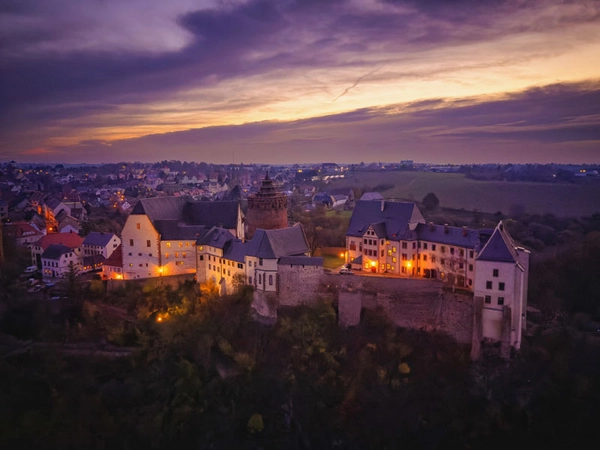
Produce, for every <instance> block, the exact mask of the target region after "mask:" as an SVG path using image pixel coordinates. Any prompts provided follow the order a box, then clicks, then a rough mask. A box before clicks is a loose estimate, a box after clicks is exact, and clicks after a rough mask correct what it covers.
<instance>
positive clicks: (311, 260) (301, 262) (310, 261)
mask: <svg viewBox="0 0 600 450" xmlns="http://www.w3.org/2000/svg"><path fill="white" fill-rule="evenodd" d="M277 264H278V265H283V266H285V265H289V266H318V267H322V266H323V258H322V257H320V256H319V257H317V256H282V257H281V258H279V261H277Z"/></svg>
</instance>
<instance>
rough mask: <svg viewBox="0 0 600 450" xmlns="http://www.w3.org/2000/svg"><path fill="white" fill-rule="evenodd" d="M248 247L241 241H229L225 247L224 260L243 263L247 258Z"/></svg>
mask: <svg viewBox="0 0 600 450" xmlns="http://www.w3.org/2000/svg"><path fill="white" fill-rule="evenodd" d="M246 247H247V245H246V244H244V243H243V242H242V241H241V240H239V239H232V240H230V241H227V242H226V243H225V245H224V246H223V258H226V259H229V260H231V261H237V262H239V263H243V262H244V261H245V260H244V257H245V256H246Z"/></svg>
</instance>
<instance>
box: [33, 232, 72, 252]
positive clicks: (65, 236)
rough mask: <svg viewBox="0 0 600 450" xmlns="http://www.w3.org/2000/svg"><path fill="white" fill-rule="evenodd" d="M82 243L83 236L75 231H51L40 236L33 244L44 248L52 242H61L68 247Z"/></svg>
mask: <svg viewBox="0 0 600 450" xmlns="http://www.w3.org/2000/svg"><path fill="white" fill-rule="evenodd" d="M82 243H83V238H82V237H81V236H79V235H78V234H77V233H51V234H47V235H46V236H43V237H42V238H40V240H39V241H37V242H36V243H35V245H38V246H40V247H42V249H44V250H45V249H47V248H48V246H50V245H52V244H61V245H65V246H67V247H69V248H76V247H81V244H82Z"/></svg>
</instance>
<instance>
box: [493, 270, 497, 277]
mask: <svg viewBox="0 0 600 450" xmlns="http://www.w3.org/2000/svg"><path fill="white" fill-rule="evenodd" d="M492 275H493V276H495V277H497V276H498V269H494V270H492Z"/></svg>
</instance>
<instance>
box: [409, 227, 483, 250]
mask: <svg viewBox="0 0 600 450" xmlns="http://www.w3.org/2000/svg"><path fill="white" fill-rule="evenodd" d="M416 232H417V236H418V239H420V240H422V241H429V242H436V243H438V244H447V245H456V246H457V247H464V248H471V249H474V250H478V249H479V248H480V247H481V237H480V233H479V230H471V229H469V228H467V229H466V230H465V229H463V228H461V227H450V226H449V227H446V226H445V225H433V224H419V225H417V230H416Z"/></svg>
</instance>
